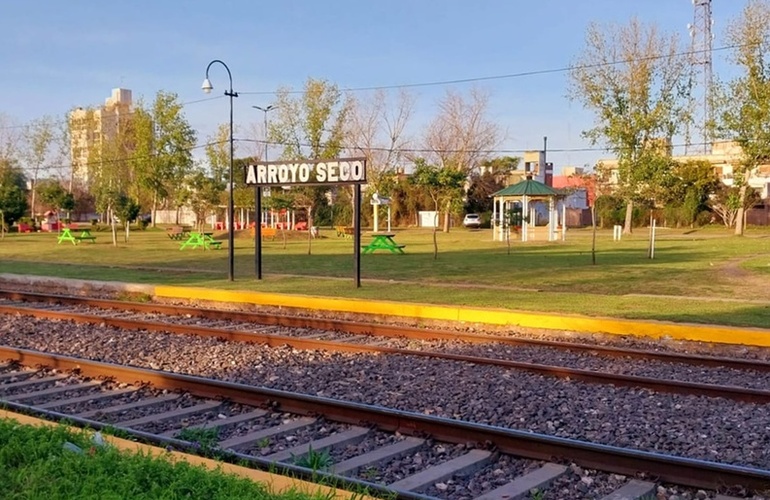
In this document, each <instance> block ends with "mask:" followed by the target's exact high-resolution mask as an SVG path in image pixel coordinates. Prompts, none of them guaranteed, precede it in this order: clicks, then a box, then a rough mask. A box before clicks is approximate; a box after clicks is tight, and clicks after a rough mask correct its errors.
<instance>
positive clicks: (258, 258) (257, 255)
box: [252, 104, 276, 280]
mask: <svg viewBox="0 0 770 500" xmlns="http://www.w3.org/2000/svg"><path fill="white" fill-rule="evenodd" d="M252 108H254V109H258V110H260V111H262V112H263V113H264V114H265V122H264V124H265V156H264V157H262V161H267V113H268V112H269V111H272V110H274V109H275V108H276V106H274V105H273V104H271V105H269V106H266V107H264V108H263V107H261V106H252ZM261 212H262V186H260V185H256V186H254V219H255V220H254V269H255V271H256V274H257V279H258V280H261V279H262V213H261Z"/></svg>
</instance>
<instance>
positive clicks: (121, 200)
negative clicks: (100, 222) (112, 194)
mask: <svg viewBox="0 0 770 500" xmlns="http://www.w3.org/2000/svg"><path fill="white" fill-rule="evenodd" d="M114 210H115V215H116V216H117V218H119V219H120V220H121V221H122V222H123V228H124V229H125V231H126V234H125V236H124V240H123V241H125V242H126V243H127V242H128V236H129V231H130V228H131V221H132V220H134V219H136V218H137V217H138V216H139V212H140V211H141V210H142V207H141V206H140V205H139V203H137V202H136V200H134V199H132V198H131V197H130V196H128V195H127V194H126V193H119V194H118V195H117V197H116V198H115V209H114Z"/></svg>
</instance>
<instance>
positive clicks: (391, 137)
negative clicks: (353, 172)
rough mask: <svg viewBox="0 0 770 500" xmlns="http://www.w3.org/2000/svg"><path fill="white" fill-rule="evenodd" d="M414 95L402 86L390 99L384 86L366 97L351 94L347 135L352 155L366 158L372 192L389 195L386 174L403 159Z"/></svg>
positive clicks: (407, 140) (407, 141) (368, 181)
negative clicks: (357, 97)
mask: <svg viewBox="0 0 770 500" xmlns="http://www.w3.org/2000/svg"><path fill="white" fill-rule="evenodd" d="M414 101H415V99H414V96H413V95H412V94H410V93H408V92H406V91H404V90H402V91H401V92H399V94H398V95H397V96H396V97H395V99H393V101H392V102H391V99H389V96H388V94H387V93H386V92H385V91H383V90H378V91H376V92H375V93H374V94H373V95H372V96H371V99H370V100H369V101H362V100H359V99H356V98H351V101H350V112H349V120H348V121H347V127H348V131H347V136H348V143H349V144H350V147H349V149H350V150H351V152H352V154H353V155H354V156H363V157H364V158H366V173H367V179H366V180H367V185H368V186H369V188H370V190H371V191H372V192H375V193H381V194H383V195H385V196H389V195H390V192H388V191H387V189H386V188H387V185H388V183H387V178H388V176H391V175H392V174H393V173H394V172H395V171H396V168H398V167H399V166H400V165H401V163H402V162H403V161H404V153H403V150H404V149H405V148H406V147H407V146H408V144H409V139H408V138H407V137H406V135H405V130H406V127H407V125H408V123H409V119H410V118H411V116H412V112H413V111H414Z"/></svg>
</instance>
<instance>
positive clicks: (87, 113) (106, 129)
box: [69, 88, 132, 185]
mask: <svg viewBox="0 0 770 500" xmlns="http://www.w3.org/2000/svg"><path fill="white" fill-rule="evenodd" d="M131 113H132V101H131V91H130V90H128V89H121V88H117V89H112V95H111V96H110V97H108V98H107V99H105V101H104V105H103V106H100V107H98V108H86V109H84V108H77V109H75V110H74V111H73V112H72V113H71V114H70V118H69V120H70V141H71V143H70V156H71V160H72V178H73V181H74V182H76V183H82V184H84V185H87V184H88V182H89V168H88V162H89V158H91V159H93V158H94V155H93V153H95V152H100V149H101V148H102V147H103V145H104V144H105V143H106V142H107V141H109V140H110V139H112V138H114V137H115V136H116V135H117V133H118V130H119V127H120V126H121V123H124V119H125V118H126V117H130V115H131Z"/></svg>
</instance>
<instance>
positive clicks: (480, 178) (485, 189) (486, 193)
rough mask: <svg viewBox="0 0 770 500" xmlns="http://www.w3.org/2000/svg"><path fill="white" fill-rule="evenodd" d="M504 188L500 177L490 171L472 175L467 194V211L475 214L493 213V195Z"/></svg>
mask: <svg viewBox="0 0 770 500" xmlns="http://www.w3.org/2000/svg"><path fill="white" fill-rule="evenodd" d="M504 187H505V185H504V184H503V183H502V182H500V180H499V176H497V175H495V174H493V173H492V172H490V171H485V172H484V173H483V174H478V173H474V174H472V175H471V181H470V186H469V187H468V192H467V193H466V194H465V211H466V212H475V213H482V212H489V211H491V210H492V208H493V204H494V200H493V199H492V194H494V193H496V192H497V191H500V190H501V189H503V188H504Z"/></svg>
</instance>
